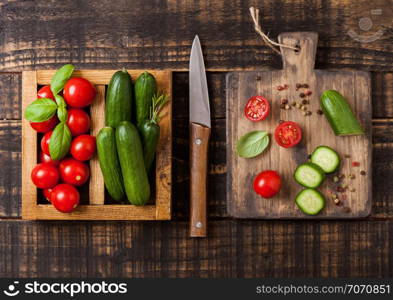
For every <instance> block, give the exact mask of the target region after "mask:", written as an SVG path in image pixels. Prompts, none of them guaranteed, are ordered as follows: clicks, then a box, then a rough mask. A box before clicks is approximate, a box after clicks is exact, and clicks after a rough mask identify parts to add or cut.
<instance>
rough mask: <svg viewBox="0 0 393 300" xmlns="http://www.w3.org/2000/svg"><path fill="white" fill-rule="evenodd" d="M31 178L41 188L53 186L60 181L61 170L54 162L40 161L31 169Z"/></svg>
mask: <svg viewBox="0 0 393 300" xmlns="http://www.w3.org/2000/svg"><path fill="white" fill-rule="evenodd" d="M31 180H32V181H33V183H34V185H35V186H36V187H38V188H40V189H48V188H52V187H54V186H55V185H56V184H57V182H58V181H59V172H58V171H57V169H56V168H55V167H54V166H53V165H52V164H48V163H40V164H38V165H36V166H35V167H34V168H33V170H32V171H31Z"/></svg>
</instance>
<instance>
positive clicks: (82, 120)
mask: <svg viewBox="0 0 393 300" xmlns="http://www.w3.org/2000/svg"><path fill="white" fill-rule="evenodd" d="M67 126H68V128H69V129H70V131H71V134H72V136H77V135H80V134H84V133H87V132H88V131H89V129H90V117H89V115H88V114H87V113H86V112H85V111H84V110H83V109H79V108H71V109H69V110H68V117H67Z"/></svg>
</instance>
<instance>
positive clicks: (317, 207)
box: [295, 189, 325, 215]
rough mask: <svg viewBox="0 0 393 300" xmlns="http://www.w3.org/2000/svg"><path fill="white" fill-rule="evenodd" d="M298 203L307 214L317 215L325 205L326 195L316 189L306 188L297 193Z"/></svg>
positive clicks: (296, 200)
mask: <svg viewBox="0 0 393 300" xmlns="http://www.w3.org/2000/svg"><path fill="white" fill-rule="evenodd" d="M295 202H296V205H297V206H298V207H299V208H300V210H301V211H302V212H304V213H305V214H307V215H317V214H318V213H319V212H320V211H321V210H322V209H323V208H324V207H325V197H324V196H323V195H322V194H321V193H320V192H319V191H317V190H315V189H305V190H302V191H301V192H300V193H299V194H297V196H296V199H295Z"/></svg>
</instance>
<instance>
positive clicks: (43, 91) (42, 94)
mask: <svg viewBox="0 0 393 300" xmlns="http://www.w3.org/2000/svg"><path fill="white" fill-rule="evenodd" d="M37 97H38V98H48V99H52V100H55V97H54V96H53V93H52V91H51V90H50V85H44V86H43V87H42V88H40V89H39V90H38V93H37Z"/></svg>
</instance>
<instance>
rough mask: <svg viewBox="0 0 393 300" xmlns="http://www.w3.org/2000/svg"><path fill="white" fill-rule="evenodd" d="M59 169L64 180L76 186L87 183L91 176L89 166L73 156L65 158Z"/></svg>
mask: <svg viewBox="0 0 393 300" xmlns="http://www.w3.org/2000/svg"><path fill="white" fill-rule="evenodd" d="M59 171H60V177H61V180H62V181H63V182H65V183H68V184H72V185H76V186H80V185H83V184H84V183H86V181H87V180H88V179H89V176H90V170H89V167H88V166H87V165H86V164H85V163H83V162H80V161H78V160H76V159H73V158H66V159H63V160H62V161H61V162H60V165H59Z"/></svg>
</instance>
